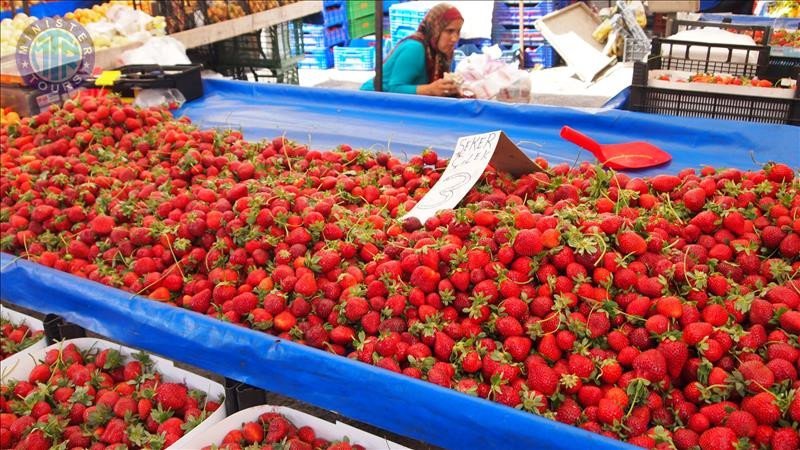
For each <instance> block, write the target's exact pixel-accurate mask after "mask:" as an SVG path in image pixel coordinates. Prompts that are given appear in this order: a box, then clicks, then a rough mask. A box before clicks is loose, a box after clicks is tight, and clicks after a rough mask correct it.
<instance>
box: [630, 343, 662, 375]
mask: <svg viewBox="0 0 800 450" xmlns="http://www.w3.org/2000/svg"><path fill="white" fill-rule="evenodd" d="M633 368H634V370H635V371H636V376H637V377H641V378H644V379H646V380H648V381H650V382H653V383H657V382H659V381H661V380H663V379H664V376H665V375H666V374H667V360H666V358H664V355H663V354H661V352H659V351H658V350H647V351H645V352H642V353H641V354H639V356H637V357H636V358H635V359H634V360H633Z"/></svg>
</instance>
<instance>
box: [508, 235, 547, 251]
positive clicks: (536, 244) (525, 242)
mask: <svg viewBox="0 0 800 450" xmlns="http://www.w3.org/2000/svg"><path fill="white" fill-rule="evenodd" d="M513 248H514V251H515V252H516V253H517V254H518V255H521V256H534V255H537V254H539V253H540V252H541V251H542V248H543V245H542V239H541V232H540V231H539V230H537V229H532V230H528V229H526V230H520V231H519V232H518V233H517V235H516V237H515V238H514V244H513Z"/></svg>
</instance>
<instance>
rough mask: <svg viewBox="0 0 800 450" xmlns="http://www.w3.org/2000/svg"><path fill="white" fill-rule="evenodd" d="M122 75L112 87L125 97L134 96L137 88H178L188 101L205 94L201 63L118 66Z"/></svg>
mask: <svg viewBox="0 0 800 450" xmlns="http://www.w3.org/2000/svg"><path fill="white" fill-rule="evenodd" d="M114 70H119V71H120V72H122V76H121V77H120V78H119V79H118V80H116V81H115V82H114V85H113V86H112V87H111V89H112V90H113V91H114V92H118V93H120V94H121V95H122V96H123V97H133V96H134V90H135V89H171V88H173V89H177V90H179V91H181V94H183V96H184V97H185V98H186V101H190V100H194V99H196V98H199V97H202V96H203V81H202V78H201V77H200V72H201V71H202V70H203V66H202V65H201V64H179V65H175V66H159V65H156V64H141V65H130V66H123V67H118V68H116V69H114Z"/></svg>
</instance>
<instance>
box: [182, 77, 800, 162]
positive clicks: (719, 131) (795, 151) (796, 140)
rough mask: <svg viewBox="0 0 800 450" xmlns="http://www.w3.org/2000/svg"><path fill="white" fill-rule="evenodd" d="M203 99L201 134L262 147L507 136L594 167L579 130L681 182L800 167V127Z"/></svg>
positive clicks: (466, 106) (238, 95) (274, 89)
mask: <svg viewBox="0 0 800 450" xmlns="http://www.w3.org/2000/svg"><path fill="white" fill-rule="evenodd" d="M204 88H205V95H204V96H203V98H201V99H198V100H195V101H193V102H189V103H187V104H186V105H184V107H183V108H182V109H181V110H180V111H178V114H185V115H187V116H188V117H189V118H191V119H192V120H193V121H194V122H195V123H197V124H198V125H199V126H201V127H238V128H241V129H242V131H243V132H244V135H245V138H247V139H250V140H259V139H264V138H269V139H271V138H274V137H276V136H280V135H282V134H283V133H286V136H287V137H288V138H290V139H294V140H298V141H300V142H306V143H310V144H311V146H312V147H313V148H316V149H329V148H333V147H336V146H337V145H340V144H345V143H346V144H349V145H351V146H353V147H363V148H370V149H373V150H378V149H383V150H386V149H389V150H391V151H392V152H395V153H397V152H406V153H408V154H417V153H419V152H420V151H421V150H422V149H424V148H426V147H432V148H434V149H435V150H437V151H438V152H439V153H440V154H442V155H449V154H451V152H452V148H453V147H454V146H455V143H456V141H457V140H458V138H459V137H460V136H464V135H470V134H478V133H484V132H487V131H492V130H503V131H505V133H506V134H507V135H508V136H509V137H510V138H511V140H512V141H514V142H516V143H517V144H518V145H519V146H520V148H522V149H523V150H524V151H526V152H527V153H528V154H529V155H530V156H537V155H542V156H544V157H545V158H547V159H548V160H550V161H553V162H564V161H569V162H572V161H575V160H576V159H582V160H588V161H593V160H594V159H593V158H592V157H591V155H589V154H588V153H587V152H585V151H580V150H579V149H578V147H576V146H574V145H573V144H570V143H568V142H566V141H564V140H562V139H561V138H560V137H559V131H560V129H561V127H562V126H564V125H569V126H571V127H573V128H575V129H577V130H579V131H582V132H584V133H586V134H588V135H589V136H592V137H594V138H595V139H597V140H598V141H599V142H601V143H617V142H628V141H647V142H650V143H652V144H655V145H656V146H658V147H660V148H662V149H663V150H665V151H667V152H669V153H670V154H672V157H673V161H672V162H671V163H670V164H668V165H666V166H662V167H659V168H655V169H650V170H646V171H643V172H641V173H642V174H645V175H652V174H656V173H662V172H671V173H676V172H678V171H680V170H681V169H684V168H688V167H693V168H698V167H701V166H703V165H714V166H716V167H737V168H742V169H756V168H758V166H757V165H756V163H755V162H754V160H755V161H758V162H762V163H766V162H768V161H770V160H771V161H780V162H785V163H788V164H790V165H792V166H800V127H793V126H789V125H771V124H758V123H749V122H738V121H725V120H715V119H702V118H685V117H675V116H664V115H658V114H645V113H636V112H631V111H620V110H578V109H571V108H561V107H550V106H538V105H520V104H505V103H500V102H492V101H482V100H465V99H449V98H435V97H424V96H417V95H403V94H391V93H381V92H362V91H347V90H335V89H319V88H303V87H298V86H289V85H273V84H256V83H249V82H242V81H228V80H206V81H204Z"/></svg>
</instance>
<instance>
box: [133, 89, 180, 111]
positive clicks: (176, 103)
mask: <svg viewBox="0 0 800 450" xmlns="http://www.w3.org/2000/svg"><path fill="white" fill-rule="evenodd" d="M184 103H186V97H184V96H183V94H182V93H181V91H179V90H177V89H172V88H171V89H143V90H141V91H139V93H138V94H137V95H136V99H135V100H134V101H133V105H134V106H139V107H141V108H149V107H151V106H161V105H167V106H168V107H169V108H170V109H177V108H180V107H181V105H183V104H184Z"/></svg>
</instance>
